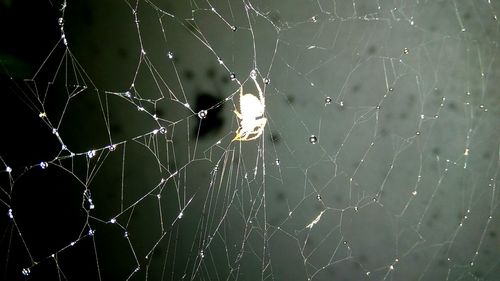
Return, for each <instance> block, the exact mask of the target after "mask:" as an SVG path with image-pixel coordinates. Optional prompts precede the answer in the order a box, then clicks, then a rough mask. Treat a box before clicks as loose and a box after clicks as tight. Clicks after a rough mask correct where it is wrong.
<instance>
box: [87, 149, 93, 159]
mask: <svg viewBox="0 0 500 281" xmlns="http://www.w3.org/2000/svg"><path fill="white" fill-rule="evenodd" d="M94 156H95V150H93V149H92V150H89V151H88V152H87V157H88V158H92V157H94Z"/></svg>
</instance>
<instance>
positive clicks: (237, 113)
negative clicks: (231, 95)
mask: <svg viewBox="0 0 500 281" xmlns="http://www.w3.org/2000/svg"><path fill="white" fill-rule="evenodd" d="M233 112H234V114H236V116H237V117H238V118H240V119H243V116H241V113H239V112H238V110H236V109H235V110H234V111H233Z"/></svg>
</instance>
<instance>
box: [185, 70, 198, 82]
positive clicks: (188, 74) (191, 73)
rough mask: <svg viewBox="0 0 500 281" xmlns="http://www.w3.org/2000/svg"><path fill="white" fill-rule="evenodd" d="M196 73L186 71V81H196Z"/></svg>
mask: <svg viewBox="0 0 500 281" xmlns="http://www.w3.org/2000/svg"><path fill="white" fill-rule="evenodd" d="M194 76H195V75H194V72H193V71H192V70H190V69H188V70H186V71H184V78H186V80H193V79H194Z"/></svg>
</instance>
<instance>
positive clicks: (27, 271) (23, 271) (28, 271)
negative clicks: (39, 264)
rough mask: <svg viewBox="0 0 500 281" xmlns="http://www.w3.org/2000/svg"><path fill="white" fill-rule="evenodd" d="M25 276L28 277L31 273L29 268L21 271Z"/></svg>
mask: <svg viewBox="0 0 500 281" xmlns="http://www.w3.org/2000/svg"><path fill="white" fill-rule="evenodd" d="M21 272H22V274H23V275H24V276H28V275H30V273H31V270H30V269H29V268H23V270H22V271H21Z"/></svg>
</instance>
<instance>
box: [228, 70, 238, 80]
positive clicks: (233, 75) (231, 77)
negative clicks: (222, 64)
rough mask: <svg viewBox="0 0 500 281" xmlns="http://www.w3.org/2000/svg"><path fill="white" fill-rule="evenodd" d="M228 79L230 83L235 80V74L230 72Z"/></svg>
mask: <svg viewBox="0 0 500 281" xmlns="http://www.w3.org/2000/svg"><path fill="white" fill-rule="evenodd" d="M229 79H231V80H232V81H234V80H236V74H234V72H231V74H229Z"/></svg>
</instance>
